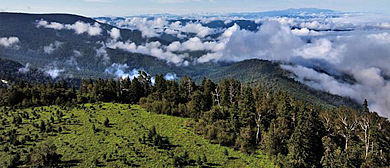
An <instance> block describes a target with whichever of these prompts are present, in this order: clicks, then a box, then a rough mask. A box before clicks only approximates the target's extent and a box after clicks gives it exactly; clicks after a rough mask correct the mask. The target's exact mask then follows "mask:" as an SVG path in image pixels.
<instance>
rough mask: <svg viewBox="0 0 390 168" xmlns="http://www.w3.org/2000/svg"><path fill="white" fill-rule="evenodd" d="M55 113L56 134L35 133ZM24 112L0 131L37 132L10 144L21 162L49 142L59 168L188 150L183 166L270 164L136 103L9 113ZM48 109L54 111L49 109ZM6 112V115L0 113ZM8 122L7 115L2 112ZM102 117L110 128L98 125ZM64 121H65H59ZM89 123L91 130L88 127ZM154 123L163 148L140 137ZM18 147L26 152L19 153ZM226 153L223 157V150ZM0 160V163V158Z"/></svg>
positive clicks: (141, 161)
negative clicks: (26, 116)
mask: <svg viewBox="0 0 390 168" xmlns="http://www.w3.org/2000/svg"><path fill="white" fill-rule="evenodd" d="M37 109H39V111H40V112H39V114H41V115H40V117H36V118H33V117H32V115H31V114H32V111H34V110H35V111H37ZM58 111H61V112H62V113H63V114H64V116H63V117H62V120H63V121H62V122H58V119H57V118H56V117H54V118H55V122H54V124H53V126H54V127H55V128H58V127H62V128H63V130H62V132H61V133H48V134H46V133H45V134H41V133H39V131H38V129H37V128H35V127H33V126H32V123H34V122H40V121H41V120H43V121H49V120H50V117H51V116H55V115H54V114H55V112H58ZM22 112H27V113H29V114H30V117H29V119H23V124H22V125H20V126H19V128H17V127H16V126H15V125H12V124H9V125H7V126H5V127H4V128H3V129H0V132H7V131H9V130H11V129H16V128H17V132H18V138H20V137H21V136H23V135H28V134H29V135H31V136H33V137H34V136H35V135H39V139H38V140H36V141H33V142H26V143H25V144H23V145H18V146H15V147H13V146H12V145H10V147H11V151H19V152H20V153H22V154H21V155H22V159H21V160H26V156H27V154H28V151H30V150H31V148H33V147H34V145H37V144H39V143H43V142H48V141H51V142H53V143H54V144H55V145H56V146H57V153H59V154H62V155H63V157H62V159H61V161H62V163H60V166H64V167H173V166H174V165H173V160H174V159H173V156H177V155H182V154H183V153H184V151H186V152H188V154H189V158H190V164H189V165H188V167H201V166H199V165H198V164H197V163H196V161H197V160H198V158H202V157H203V156H204V155H205V156H206V158H207V162H206V163H203V164H202V166H203V167H273V165H272V163H271V162H270V161H269V159H268V158H267V156H266V155H263V154H261V153H258V154H254V155H246V154H243V153H241V152H238V151H234V150H233V149H230V148H227V147H222V146H220V145H218V144H211V143H209V141H208V140H206V139H204V138H203V137H202V136H200V135H196V134H195V133H194V132H193V131H192V128H191V127H188V126H186V125H187V123H188V122H189V121H190V120H191V119H188V118H179V117H172V116H166V115H158V114H153V113H149V112H146V111H145V110H144V109H142V108H141V107H140V106H138V105H132V106H129V105H125V104H114V103H104V104H85V105H84V107H77V108H74V109H69V110H65V109H60V108H59V107H58V106H50V107H43V108H42V109H41V107H37V108H28V109H24V110H17V112H13V113H11V114H16V113H19V114H21V113H22ZM53 112H54V113H53ZM4 116H7V115H4ZM8 116H9V117H8V118H7V120H8V121H12V120H11V116H12V115H8ZM106 118H108V119H109V121H110V122H109V123H110V126H109V127H106V126H104V124H103V123H104V121H105V120H106ZM65 120H67V121H66V122H64V121H65ZM93 125H94V126H95V128H96V129H95V130H98V131H97V132H96V131H94V130H93V128H92V127H93ZM153 126H155V127H156V130H157V133H158V134H160V135H162V136H163V137H166V138H167V139H168V140H169V143H170V144H171V145H170V146H169V147H167V149H159V148H158V147H156V146H154V145H151V144H143V143H142V142H140V141H139V138H140V137H141V138H142V137H144V136H145V137H147V136H148V132H149V130H150V129H151V128H152V127H153ZM5 145H7V143H2V144H1V146H2V147H0V159H1V160H3V159H4V160H6V159H7V158H6V157H7V153H6V152H4V151H3V150H2V149H3V148H4V146H5ZM23 150H26V151H27V152H25V153H23ZM225 150H227V151H228V153H229V155H228V156H226V155H225V154H224V151H225ZM0 164H1V162H0Z"/></svg>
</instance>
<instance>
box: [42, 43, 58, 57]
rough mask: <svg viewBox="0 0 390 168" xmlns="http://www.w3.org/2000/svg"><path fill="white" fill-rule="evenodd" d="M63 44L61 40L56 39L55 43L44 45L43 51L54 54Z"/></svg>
mask: <svg viewBox="0 0 390 168" xmlns="http://www.w3.org/2000/svg"><path fill="white" fill-rule="evenodd" d="M61 45H62V43H61V42H59V41H55V42H54V43H52V44H49V45H47V46H43V51H44V52H45V53H46V54H52V53H53V52H54V51H55V50H56V49H58V48H59V47H60V46H61Z"/></svg>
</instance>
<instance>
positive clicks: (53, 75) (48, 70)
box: [42, 62, 65, 79]
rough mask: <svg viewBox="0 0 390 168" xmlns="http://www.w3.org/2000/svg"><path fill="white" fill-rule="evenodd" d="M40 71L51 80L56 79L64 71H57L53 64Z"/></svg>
mask: <svg viewBox="0 0 390 168" xmlns="http://www.w3.org/2000/svg"><path fill="white" fill-rule="evenodd" d="M42 70H43V71H44V72H45V74H47V75H48V76H50V77H51V78H53V79H55V78H57V77H58V76H59V75H60V74H61V73H62V72H64V71H65V70H64V69H59V68H58V67H57V65H56V63H55V62H53V63H51V64H49V65H47V66H46V67H45V68H43V69H42Z"/></svg>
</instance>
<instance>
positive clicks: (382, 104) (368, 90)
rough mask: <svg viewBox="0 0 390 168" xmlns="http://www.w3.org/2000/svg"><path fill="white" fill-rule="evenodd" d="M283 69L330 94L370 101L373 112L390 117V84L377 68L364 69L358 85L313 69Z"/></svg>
mask: <svg viewBox="0 0 390 168" xmlns="http://www.w3.org/2000/svg"><path fill="white" fill-rule="evenodd" d="M281 67H282V68H283V69H286V70H288V71H291V72H293V73H294V74H296V75H297V77H296V79H297V80H298V81H300V82H302V83H304V84H306V85H309V86H311V87H313V88H315V89H319V90H323V91H327V92H330V93H332V94H337V95H340V96H345V97H350V98H352V99H355V100H358V101H359V102H363V100H364V99H367V100H368V101H369V107H370V110H372V111H377V112H378V113H379V114H380V115H382V116H385V117H388V118H389V117H390V111H389V109H390V95H389V94H388V93H390V82H389V81H385V80H384V79H383V77H381V76H380V70H379V69H377V68H368V69H364V70H362V71H361V73H359V75H358V78H357V80H358V82H359V83H356V84H348V83H341V82H339V81H337V80H336V79H335V78H333V77H331V76H329V75H327V74H323V73H319V72H317V71H315V70H313V69H311V68H306V67H302V66H290V65H282V66H281Z"/></svg>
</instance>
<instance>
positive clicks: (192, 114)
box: [0, 72, 390, 167]
mask: <svg viewBox="0 0 390 168" xmlns="http://www.w3.org/2000/svg"><path fill="white" fill-rule="evenodd" d="M0 95H1V97H0V106H1V116H0V124H1V127H0V146H1V147H0V150H1V151H2V152H1V154H2V155H3V154H5V155H7V157H3V156H2V159H4V160H3V162H2V163H0V164H3V165H6V167H7V166H8V167H17V166H28V165H30V166H36V167H46V166H49V167H50V166H56V165H57V166H58V165H62V166H64V165H67V164H65V163H64V160H66V159H65V158H67V157H69V156H66V151H61V149H60V148H59V147H58V145H54V144H53V143H44V144H40V143H38V142H40V141H43V139H45V138H47V137H50V136H55V135H54V134H61V133H63V132H64V131H66V130H67V129H69V128H66V127H71V125H70V126H61V123H64V124H65V123H67V122H69V123H67V124H74V125H78V124H79V125H83V124H82V122H81V121H79V120H81V119H82V118H78V119H75V120H71V119H72V118H73V117H74V115H76V116H77V115H80V114H81V112H80V113H75V114H73V113H72V114H71V113H70V111H72V109H87V111H86V112H88V113H87V114H85V115H86V116H87V118H88V119H89V123H91V124H92V126H91V127H90V128H91V130H92V131H93V132H94V133H95V134H99V133H101V134H105V135H109V134H110V130H107V129H109V128H111V127H115V123H116V122H117V123H119V121H118V120H119V119H115V120H114V121H113V117H111V118H110V116H111V115H114V114H115V113H117V114H118V115H123V114H122V113H126V110H123V109H125V108H123V106H124V105H125V104H129V106H128V107H129V109H130V110H131V109H132V108H133V107H132V105H136V104H138V105H139V106H140V107H139V108H140V109H144V110H146V111H147V112H145V115H146V113H150V114H153V115H155V114H159V116H160V117H161V118H163V116H175V117H180V118H185V119H186V122H185V125H186V127H185V128H189V129H190V131H189V132H188V134H190V133H191V134H194V136H195V135H200V136H202V137H204V138H205V139H206V140H207V141H208V143H210V144H219V145H221V146H223V147H226V148H224V151H223V154H224V156H225V157H226V158H227V159H229V158H230V159H232V158H235V159H241V158H244V157H250V156H257V155H258V154H265V155H267V156H268V159H269V160H271V161H272V163H273V164H274V165H275V166H277V167H389V166H390V122H389V121H388V120H387V119H386V118H384V117H381V116H379V115H378V114H377V113H376V112H374V111H370V109H369V108H368V104H369V102H367V101H364V102H362V108H360V109H353V108H349V107H333V106H332V107H329V106H320V105H313V104H309V103H307V102H304V101H301V100H298V99H296V98H294V97H292V96H291V95H289V94H288V93H285V92H279V91H278V92H276V91H272V90H270V89H269V88H268V87H267V86H262V85H258V86H248V85H245V84H243V83H241V82H239V81H237V80H235V79H224V80H222V81H221V82H220V83H218V84H217V83H214V82H212V81H211V80H210V79H206V78H204V79H203V81H202V83H201V84H200V85H197V84H195V82H194V81H192V80H191V79H190V78H189V77H186V76H183V77H182V78H181V80H180V81H177V80H166V79H164V76H163V75H156V76H154V82H153V84H152V80H151V76H149V75H147V74H146V73H145V72H140V75H139V76H138V77H135V78H134V79H132V80H130V79H129V78H125V79H115V80H114V79H108V80H107V79H97V80H92V79H88V80H83V81H82V82H81V84H80V86H79V87H76V86H72V85H70V84H68V83H67V82H66V81H65V80H63V81H61V82H57V83H45V84H30V83H28V82H20V83H18V84H14V85H10V86H2V88H1V89H0ZM102 102H104V103H111V104H112V103H115V104H121V105H120V106H121V107H120V108H121V109H122V110H121V109H119V110H115V111H114V110H112V111H110V112H108V114H107V115H106V116H108V117H104V116H101V115H102V114H98V113H99V112H100V111H99V110H97V109H99V108H106V107H95V106H94V105H97V104H100V103H102ZM99 106H101V105H99ZM114 106H115V105H114ZM43 107H44V108H43ZM47 107H54V109H53V108H49V109H47ZM87 107H89V108H87ZM111 108H112V109H115V108H116V107H111ZM126 108H127V106H126ZM29 110H30V111H29ZM63 113H65V114H63ZM66 113H69V115H70V114H71V115H70V116H67V115H66ZM102 113H103V112H102ZM105 113H107V112H105ZM110 113H112V114H110ZM44 114H45V115H44ZM88 114H89V117H88ZM131 114H132V115H133V112H131ZM93 115H96V116H100V118H98V117H97V118H95V119H94V117H91V116H93ZM148 115H149V114H148ZM39 116H41V117H39ZM42 116H45V117H42ZM32 119H34V120H32ZM97 119H98V120H99V121H94V120H97ZM159 119H160V118H158V117H157V118H156V120H157V121H158V120H159ZM30 120H31V121H30ZM91 120H92V121H91ZM161 120H162V119H161ZM157 121H155V122H157ZM134 122H135V125H136V126H138V127H140V128H138V127H137V129H141V128H142V127H144V128H145V127H147V129H146V130H147V131H145V132H144V133H143V134H136V135H137V136H136V137H131V138H132V139H133V140H134V141H137V142H136V143H137V144H138V143H139V144H145V145H150V146H155V147H156V148H158V149H167V153H169V150H171V149H174V148H175V144H174V141H175V140H174V137H171V138H169V137H166V136H164V135H165V134H164V135H163V134H162V132H164V131H167V130H164V128H163V127H158V129H157V130H156V127H154V126H153V127H152V126H151V125H148V123H144V124H141V123H137V119H135V121H134ZM25 124H31V125H32V127H31V128H27V129H25V126H23V125H25ZM149 124H151V123H149ZM72 128H73V127H72ZM166 129H168V128H166ZM34 130H36V132H35V133H34V134H33V133H32V132H34ZM68 131H69V130H68ZM74 133H75V134H76V135H78V134H80V136H81V134H82V132H77V133H76V130H74ZM115 134H117V133H115ZM118 136H119V135H118ZM176 138H177V137H176ZM128 141H130V140H128ZM134 143H135V142H134ZM134 143H133V144H134ZM26 144H32V147H29V145H26ZM35 144H40V145H38V146H35ZM129 144H131V143H129ZM120 145H121V144H119V147H118V144H116V146H117V147H118V148H122V147H120ZM129 146H131V145H129ZM176 146H177V145H176ZM134 148H135V147H134V146H133V147H132V149H131V150H132V151H135V154H134V155H136V156H137V157H140V156H141V154H140V153H142V152H144V155H143V156H144V157H145V153H146V152H145V151H144V150H141V149H138V148H136V149H134ZM168 149H169V150H168ZM80 150H82V149H80ZM61 152H62V154H60V153H61ZM232 152H236V153H237V152H238V153H240V155H238V154H237V156H234V157H233V156H232V155H233V153H232ZM81 153H82V152H81ZM160 153H161V152H160ZM241 154H242V155H241ZM108 155H109V154H107V156H108ZM114 155H115V152H114ZM128 155H130V154H122V155H121V154H117V156H118V158H120V157H119V156H123V158H122V159H119V160H121V161H123V163H124V164H126V165H127V166H130V167H137V166H141V167H142V165H139V163H137V160H131V159H129V158H126V156H128ZM203 155H204V156H201V155H199V156H198V155H197V154H196V152H195V153H191V152H190V154H189V153H188V152H187V151H181V153H180V152H179V154H172V153H170V154H169V157H168V158H169V159H167V160H170V161H171V162H169V163H166V164H164V165H168V166H171V167H186V166H200V167H202V166H204V167H214V166H215V167H218V166H222V167H223V165H225V164H226V165H227V162H226V163H225V162H224V163H222V162H221V163H209V164H206V163H208V162H210V159H212V158H210V157H209V159H207V156H206V155H205V154H203ZM107 156H106V155H104V158H94V160H93V161H92V163H93V164H94V165H95V166H99V165H106V166H107V164H108V163H109V160H110V158H111V159H112V158H114V156H108V158H107ZM228 156H230V157H228ZM107 160H108V161H107ZM113 160H115V159H113ZM80 162H81V161H80ZM106 162H107V163H106ZM74 164H75V165H77V162H75V163H74ZM240 164H241V163H240ZM242 164H243V165H244V163H242ZM245 164H247V165H251V163H248V162H246V163H245ZM75 165H73V166H75ZM68 166H69V165H68ZM155 166H156V165H155ZM160 166H161V165H160ZM230 166H232V165H230ZM236 166H237V165H236ZM236 166H233V167H236ZM263 166H264V165H263ZM263 166H261V165H260V164H258V165H252V166H249V167H263ZM65 167H66V166H65ZM152 167H153V166H152ZM270 167H272V166H270Z"/></svg>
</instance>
